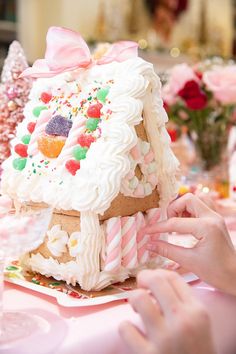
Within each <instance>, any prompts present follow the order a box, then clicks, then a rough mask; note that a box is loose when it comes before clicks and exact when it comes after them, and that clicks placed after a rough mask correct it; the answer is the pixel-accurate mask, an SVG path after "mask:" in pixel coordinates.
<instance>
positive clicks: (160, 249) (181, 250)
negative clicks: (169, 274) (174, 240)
mask: <svg viewBox="0 0 236 354" xmlns="http://www.w3.org/2000/svg"><path fill="white" fill-rule="evenodd" d="M146 248H147V249H148V250H149V251H150V252H151V253H156V255H160V256H162V257H165V258H168V259H171V260H172V261H174V262H177V263H179V264H180V265H181V266H182V267H183V268H186V269H188V270H191V268H192V264H193V262H194V252H192V249H191V248H185V247H181V246H176V245H172V244H171V243H168V242H166V241H162V240H159V241H155V242H152V243H148V244H147V245H146Z"/></svg>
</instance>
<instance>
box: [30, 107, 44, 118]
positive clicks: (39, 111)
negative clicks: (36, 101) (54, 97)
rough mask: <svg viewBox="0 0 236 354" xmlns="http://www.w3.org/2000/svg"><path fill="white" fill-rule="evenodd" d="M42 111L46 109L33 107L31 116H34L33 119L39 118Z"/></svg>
mask: <svg viewBox="0 0 236 354" xmlns="http://www.w3.org/2000/svg"><path fill="white" fill-rule="evenodd" d="M44 109H47V107H46V106H37V107H34V109H33V115H34V116H35V117H39V115H40V113H41V111H43V110H44Z"/></svg>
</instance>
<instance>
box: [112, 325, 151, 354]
mask: <svg viewBox="0 0 236 354" xmlns="http://www.w3.org/2000/svg"><path fill="white" fill-rule="evenodd" d="M119 333H120V336H121V338H122V339H123V340H124V342H125V344H126V346H127V347H128V349H129V353H131V354H143V353H146V351H147V347H148V341H147V339H146V338H145V337H144V336H143V334H141V332H140V331H139V330H138V328H137V327H135V326H134V325H133V324H131V323H130V322H128V321H126V322H123V323H121V325H120V326H119Z"/></svg>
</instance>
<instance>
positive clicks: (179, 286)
mask: <svg viewBox="0 0 236 354" xmlns="http://www.w3.org/2000/svg"><path fill="white" fill-rule="evenodd" d="M158 272H162V273H163V275H164V276H165V277H166V278H167V280H168V281H169V282H170V283H171V285H172V287H173V289H174V290H175V292H176V293H177V294H178V296H179V298H180V299H181V300H182V301H183V302H184V303H186V302H190V301H192V300H193V298H194V297H193V293H192V289H191V288H190V286H189V285H188V284H187V283H186V282H185V281H184V279H183V278H182V277H181V276H180V275H179V274H178V273H177V272H173V271H169V270H165V269H159V270H158ZM194 299H195V298H194Z"/></svg>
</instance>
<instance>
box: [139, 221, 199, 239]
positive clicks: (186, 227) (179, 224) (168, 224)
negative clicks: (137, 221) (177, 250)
mask: <svg viewBox="0 0 236 354" xmlns="http://www.w3.org/2000/svg"><path fill="white" fill-rule="evenodd" d="M144 231H145V233H146V234H149V235H150V234H156V233H163V232H178V233H180V234H191V235H193V236H195V237H196V238H198V239H200V238H201V235H200V234H199V219H196V218H175V217H174V218H170V219H168V220H165V221H160V222H158V223H156V224H155V225H152V226H147V227H145V229H144Z"/></svg>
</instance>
